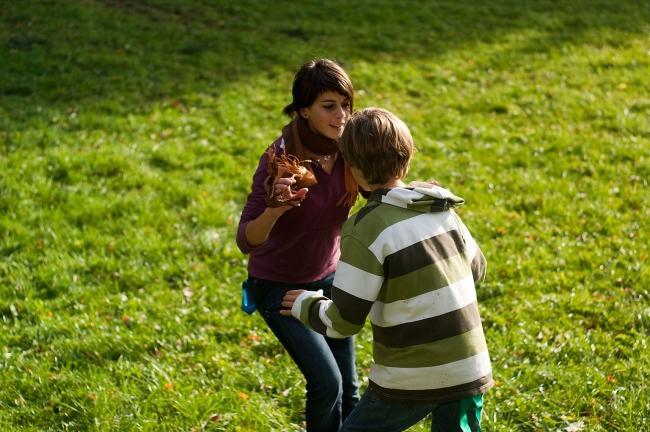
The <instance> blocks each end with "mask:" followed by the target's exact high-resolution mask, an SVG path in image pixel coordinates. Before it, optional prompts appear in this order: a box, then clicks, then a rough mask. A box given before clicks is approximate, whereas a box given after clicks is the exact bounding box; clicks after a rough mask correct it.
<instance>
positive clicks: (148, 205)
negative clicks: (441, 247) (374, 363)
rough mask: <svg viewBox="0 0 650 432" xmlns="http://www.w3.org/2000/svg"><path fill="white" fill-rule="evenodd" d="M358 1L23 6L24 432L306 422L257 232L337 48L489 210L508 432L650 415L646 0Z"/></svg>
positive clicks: (8, 181) (9, 137) (14, 7)
mask: <svg viewBox="0 0 650 432" xmlns="http://www.w3.org/2000/svg"><path fill="white" fill-rule="evenodd" d="M357 3H358V4H357V5H355V6H352V5H351V4H349V3H348V2H343V1H330V2H325V3H323V2H316V1H306V2H300V4H297V3H296V2H289V1H280V2H276V1H266V0H264V1H237V2H234V1H232V2H229V1H223V0H222V1H210V2H208V1H193V2H173V1H171V0H146V1H136V0H101V1H100V0H66V1H60V2H52V1H27V0H26V1H17V2H8V1H4V2H0V318H1V319H0V429H1V430H8V431H11V430H21V431H43V430H52V431H54V430H56V431H58V430H70V431H77V430H150V431H153V430H155V431H158V430H170V431H171V430H174V431H175V430H182V431H188V430H192V431H200V430H206V431H210V430H212V431H218V430H224V431H265V430H273V431H290V430H299V428H300V424H301V422H302V409H303V402H304V389H303V385H304V384H303V381H302V377H301V375H300V374H299V372H298V371H297V369H296V368H295V367H294V366H293V364H292V362H291V361H290V359H289V358H288V356H287V355H286V354H285V353H284V352H283V349H282V348H281V346H280V345H279V343H278V342H277V341H276V340H275V339H274V337H273V336H272V335H271V334H270V332H269V331H268V330H267V329H266V328H265V326H264V324H263V322H262V320H261V319H260V318H259V317H258V316H257V315H254V316H252V317H249V316H246V315H244V314H243V313H242V312H241V311H240V310H239V306H238V302H239V284H240V282H241V280H242V278H243V277H244V275H245V273H246V257H245V256H244V255H242V254H240V252H239V251H238V250H237V248H236V246H235V244H234V233H235V230H236V227H237V222H238V218H239V212H240V211H241V207H242V205H243V203H244V201H245V199H246V195H247V193H248V190H249V187H250V179H251V175H252V172H253V170H254V168H255V166H256V164H257V159H258V157H259V155H260V154H261V153H262V151H263V150H264V149H265V148H266V146H268V144H269V143H270V142H271V141H272V140H273V139H274V138H275V137H276V135H277V134H278V131H279V130H280V128H281V126H282V125H283V124H284V123H285V122H286V118H283V117H282V115H281V114H280V112H281V110H282V108H283V107H284V105H285V104H286V103H288V102H289V99H288V98H289V93H290V85H291V79H292V76H293V73H294V71H295V70H296V68H297V67H298V66H299V65H300V64H301V63H302V62H304V61H305V60H307V59H309V58H311V57H315V56H327V57H332V58H335V59H337V60H339V61H340V62H341V63H342V64H343V65H344V67H345V68H346V70H347V71H348V72H349V74H350V75H351V77H352V79H353V81H354V83H355V86H356V88H357V90H358V96H357V101H356V106H357V107H364V106H371V105H373V106H382V107H385V108H388V109H390V110H392V111H394V112H395V113H396V114H398V115H399V116H400V117H401V118H402V119H403V120H405V121H406V123H407V124H408V125H409V126H410V128H411V131H412V133H413V136H414V138H415V141H416V144H417V145H418V148H419V152H418V153H417V154H416V158H415V160H414V162H413V165H412V168H411V171H410V174H409V178H408V179H428V178H436V179H437V180H438V181H439V182H440V183H442V184H443V185H445V186H448V187H449V188H451V189H452V190H453V191H454V192H456V193H457V194H459V195H461V196H463V197H464V198H465V199H466V201H467V204H466V206H465V207H464V208H463V209H462V216H463V218H464V220H465V222H466V223H467V225H468V226H469V227H470V229H471V230H472V232H473V233H474V235H475V237H476V238H477V239H478V241H479V243H480V244H481V246H482V249H483V250H484V252H485V254H486V256H487V259H488V263H489V274H488V278H487V281H486V282H485V284H484V285H482V286H481V287H480V289H479V300H480V304H481V311H482V317H483V321H484V327H485V330H486V334H487V338H488V343H489V347H490V352H491V356H492V360H493V367H494V374H495V379H496V380H497V386H496V388H495V389H493V390H491V391H490V392H489V393H488V395H487V396H486V401H485V411H484V414H485V415H484V418H483V424H484V428H485V430H486V431H564V430H584V431H614V430H615V431H638V430H644V428H648V427H650V394H649V392H648V385H649V382H648V381H649V378H650V377H649V375H650V372H649V371H650V355H649V354H648V353H649V352H650V349H649V347H648V340H649V339H648V335H649V329H650V291H649V289H648V286H649V285H650V277H649V272H648V265H647V263H648V244H649V243H650V242H649V237H648V232H649V229H650V226H649V222H648V221H649V220H650V210H649V208H648V202H649V201H650V193H649V192H648V191H649V189H648V178H650V169H649V168H650V162H649V156H650V120H649V118H650V84H649V81H648V77H649V76H650V38H649V36H648V35H649V34H650V9H649V8H648V5H647V3H646V2H643V1H620V0H619V1H613V0H612V1H603V0H600V1H595V2H593V1H585V0H579V1H575V2H553V1H536V2H533V1H528V2H519V1H514V0H511V1H506V0H501V1H496V2H487V3H483V4H475V2H470V1H463V0H461V1H444V2H430V1H414V2H392V1H376V2H357ZM396 3H399V4H396ZM370 337H371V335H370V332H369V331H368V329H367V328H366V329H365V330H364V332H363V333H362V334H361V335H360V337H359V338H358V339H357V341H358V351H359V367H360V371H361V373H362V375H365V373H366V372H367V368H368V366H369V364H370V357H371V353H370ZM412 430H413V431H424V430H428V429H427V425H426V422H423V423H421V424H419V425H418V426H416V427H414V428H413V429H412Z"/></svg>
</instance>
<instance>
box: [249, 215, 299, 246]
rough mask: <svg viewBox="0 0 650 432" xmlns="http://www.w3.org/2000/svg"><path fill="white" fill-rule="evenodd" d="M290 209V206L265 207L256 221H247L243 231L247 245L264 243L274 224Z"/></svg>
mask: <svg viewBox="0 0 650 432" xmlns="http://www.w3.org/2000/svg"><path fill="white" fill-rule="evenodd" d="M291 208H292V206H282V207H274V208H271V207H267V208H266V209H265V210H264V211H263V212H262V214H261V215H259V216H258V217H257V218H256V219H253V220H251V221H249V222H248V223H247V224H246V228H245V229H244V234H245V236H246V241H247V242H248V244H249V245H251V246H258V245H261V244H262V243H264V242H265V241H266V239H268V238H269V234H270V233H271V230H272V229H273V226H274V225H275V222H276V221H277V220H278V219H280V216H282V215H283V214H284V212H286V211H287V210H290V209H291Z"/></svg>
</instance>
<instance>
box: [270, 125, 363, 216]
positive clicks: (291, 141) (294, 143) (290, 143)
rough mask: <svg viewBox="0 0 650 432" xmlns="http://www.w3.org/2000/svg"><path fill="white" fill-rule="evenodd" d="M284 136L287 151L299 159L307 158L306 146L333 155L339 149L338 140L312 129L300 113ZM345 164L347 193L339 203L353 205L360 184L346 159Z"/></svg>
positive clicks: (317, 151) (283, 133)
mask: <svg viewBox="0 0 650 432" xmlns="http://www.w3.org/2000/svg"><path fill="white" fill-rule="evenodd" d="M282 138H284V144H285V150H286V152H287V153H289V154H292V155H294V156H296V157H297V158H298V159H299V160H305V147H307V148H308V149H309V150H311V151H312V152H314V153H316V154H319V155H331V154H334V153H336V152H337V151H339V146H338V143H337V141H336V140H333V139H331V138H327V137H326V136H323V135H321V134H318V133H316V132H314V131H312V130H311V129H310V128H309V125H308V124H307V121H306V120H305V119H304V118H302V117H301V116H299V115H297V116H296V117H295V118H294V119H293V121H291V123H289V124H287V125H286V126H285V127H284V128H282ZM344 164H345V165H344V170H345V171H344V172H345V194H343V196H342V197H341V199H340V200H339V201H338V203H337V205H339V206H340V205H343V204H345V205H347V206H350V207H352V206H353V205H354V203H355V201H356V200H357V193H358V191H359V185H358V184H357V182H356V181H355V180H354V177H353V176H352V172H351V171H350V166H349V165H348V163H347V162H345V161H344ZM307 169H308V170H310V171H311V166H309V165H307Z"/></svg>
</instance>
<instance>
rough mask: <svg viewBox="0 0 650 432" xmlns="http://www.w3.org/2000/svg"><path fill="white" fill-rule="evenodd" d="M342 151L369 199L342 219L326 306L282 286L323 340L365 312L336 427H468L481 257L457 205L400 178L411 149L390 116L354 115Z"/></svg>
mask: <svg viewBox="0 0 650 432" xmlns="http://www.w3.org/2000/svg"><path fill="white" fill-rule="evenodd" d="M340 147H341V152H342V154H343V156H344V158H345V160H346V161H347V162H348V163H349V165H350V167H351V171H352V174H353V176H354V178H355V180H356V181H357V182H358V183H359V185H360V186H361V187H362V188H364V189H366V190H368V191H371V195H370V197H369V199H368V203H367V204H366V206H365V207H363V208H362V209H361V210H360V211H359V212H358V213H357V214H356V215H353V216H352V217H350V219H348V221H347V222H346V223H345V225H344V227H343V234H342V238H341V258H340V261H339V264H338V266H337V268H336V274H335V277H334V285H333V288H332V300H329V299H327V298H325V297H323V296H322V294H321V293H319V292H313V291H303V290H292V291H289V292H288V293H287V294H286V295H285V297H284V299H283V303H282V304H283V306H285V307H287V308H290V310H288V309H287V310H285V311H283V314H284V315H293V316H294V317H296V318H298V319H299V320H301V321H302V322H303V323H304V324H305V325H307V326H308V327H310V328H312V329H313V330H315V331H317V332H319V333H322V334H324V335H327V336H330V337H347V336H350V335H354V334H356V333H358V332H359V331H360V330H361V329H362V327H363V325H364V322H365V319H366V317H367V316H368V315H370V321H371V323H372V330H373V357H374V364H373V366H372V368H371V370H370V377H369V384H368V389H367V391H366V393H365V394H364V395H363V397H362V399H361V401H360V402H359V403H358V405H357V406H356V408H355V409H354V410H353V411H352V413H351V414H350V415H349V416H348V418H347V419H346V421H345V423H344V424H343V426H342V428H341V431H348V432H349V431H361V430H363V431H402V430H405V429H407V428H408V427H409V426H411V425H413V424H415V423H417V422H418V421H419V420H421V419H422V418H424V417H426V416H427V415H428V414H430V413H431V414H432V425H431V430H432V431H452V430H462V431H469V430H471V431H477V430H480V416H481V409H482V406H483V400H482V397H483V393H485V392H486V391H487V390H488V389H489V388H490V387H491V386H492V385H493V381H492V372H491V366H490V358H489V355H488V351H487V346H486V343H485V337H484V335H483V329H482V326H481V320H480V317H479V312H478V306H477V302H476V291H475V284H477V283H479V282H481V281H482V280H483V278H484V277H485V257H484V256H483V253H482V252H481V250H480V249H479V248H478V246H477V244H476V242H475V241H474V239H473V238H472V236H471V235H470V233H469V231H468V230H467V228H466V227H465V225H464V224H463V223H462V222H461V220H460V218H459V217H458V216H457V215H456V213H455V212H454V210H453V208H454V207H456V206H459V205H461V204H463V202H464V201H463V199H461V198H459V197H457V196H455V195H453V194H452V193H451V192H449V191H448V190H446V189H443V188H441V187H438V186H435V185H431V184H426V183H425V184H423V183H418V185H417V186H415V187H406V185H405V184H404V183H403V182H402V180H401V179H402V178H403V177H404V176H405V175H406V173H407V171H408V166H409V161H410V159H411V156H412V154H413V140H412V138H411V134H410V132H409V130H408V128H407V127H406V125H405V124H404V123H403V122H402V121H401V120H399V119H398V118H397V117H395V116H394V115H393V114H391V113H390V112H388V111H386V110H383V109H379V108H367V109H364V110H362V111H359V112H358V113H356V114H354V115H353V116H352V118H351V119H350V120H349V121H348V123H347V125H346V127H345V131H344V132H343V136H342V137H341V144H340Z"/></svg>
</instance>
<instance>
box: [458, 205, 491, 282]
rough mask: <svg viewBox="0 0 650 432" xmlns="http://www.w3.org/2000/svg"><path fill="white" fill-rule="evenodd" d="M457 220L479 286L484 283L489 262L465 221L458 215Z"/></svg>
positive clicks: (475, 280)
mask: <svg viewBox="0 0 650 432" xmlns="http://www.w3.org/2000/svg"><path fill="white" fill-rule="evenodd" d="M456 220H457V221H458V224H459V225H460V230H461V234H462V235H463V238H464V239H465V245H466V247H467V255H468V256H469V261H470V266H471V267H472V275H473V276H474V283H475V284H476V285H478V284H480V283H481V282H483V280H485V273H486V271H487V261H486V260H485V255H483V252H482V251H481V248H479V246H478V244H477V243H476V241H475V240H474V238H473V237H472V235H471V234H470V232H469V230H468V229H467V227H466V226H465V224H464V223H463V221H461V220H460V218H459V217H458V215H456Z"/></svg>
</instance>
